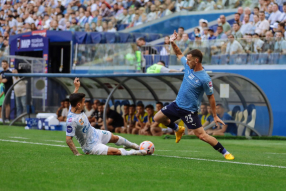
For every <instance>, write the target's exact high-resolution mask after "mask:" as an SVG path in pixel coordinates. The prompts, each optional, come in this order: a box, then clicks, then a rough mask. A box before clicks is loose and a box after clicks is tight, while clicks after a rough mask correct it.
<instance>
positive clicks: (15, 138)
mask: <svg viewBox="0 0 286 191" xmlns="http://www.w3.org/2000/svg"><path fill="white" fill-rule="evenodd" d="M9 138H12V139H29V138H26V137H9Z"/></svg>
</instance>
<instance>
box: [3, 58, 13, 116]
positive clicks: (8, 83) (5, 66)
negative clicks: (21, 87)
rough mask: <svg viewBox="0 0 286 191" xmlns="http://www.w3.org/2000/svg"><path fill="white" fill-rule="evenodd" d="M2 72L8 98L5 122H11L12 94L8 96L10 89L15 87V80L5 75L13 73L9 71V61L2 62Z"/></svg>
mask: <svg viewBox="0 0 286 191" xmlns="http://www.w3.org/2000/svg"><path fill="white" fill-rule="evenodd" d="M1 64H2V69H3V70H2V72H0V74H1V76H2V80H1V82H2V83H4V85H5V89H4V93H5V96H7V98H6V103H5V115H6V116H5V117H6V118H5V119H6V120H5V122H9V119H10V101H11V94H10V95H7V92H8V90H9V89H10V87H11V86H12V85H13V79H12V77H8V76H7V77H6V76H5V74H6V73H11V71H10V70H9V64H8V61H7V60H2V63H1Z"/></svg>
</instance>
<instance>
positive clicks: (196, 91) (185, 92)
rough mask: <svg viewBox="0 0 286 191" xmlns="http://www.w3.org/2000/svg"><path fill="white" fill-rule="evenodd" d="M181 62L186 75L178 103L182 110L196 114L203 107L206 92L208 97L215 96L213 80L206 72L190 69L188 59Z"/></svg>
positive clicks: (184, 58) (183, 58) (177, 99)
mask: <svg viewBox="0 0 286 191" xmlns="http://www.w3.org/2000/svg"><path fill="white" fill-rule="evenodd" d="M181 62H182V64H183V65H184V66H185V74H184V80H183V82H182V84H181V87H180V90H179V93H178V95H177V98H176V103H177V105H178V106H179V107H180V108H181V109H184V110H187V111H192V112H196V111H198V109H199V107H200V105H201V101H202V98H203V95H204V92H205V93H206V94H207V95H212V94H213V84H212V80H211V78H210V76H209V75H208V74H207V73H206V71H205V70H201V71H198V72H194V70H193V69H190V67H189V66H188V65H187V58H186V57H182V59H181Z"/></svg>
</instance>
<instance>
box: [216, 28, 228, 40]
mask: <svg viewBox="0 0 286 191" xmlns="http://www.w3.org/2000/svg"><path fill="white" fill-rule="evenodd" d="M216 39H218V40H224V39H227V36H226V34H224V33H223V27H222V26H218V27H217V36H216Z"/></svg>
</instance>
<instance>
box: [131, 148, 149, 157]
mask: <svg viewBox="0 0 286 191" xmlns="http://www.w3.org/2000/svg"><path fill="white" fill-rule="evenodd" d="M130 151H134V155H140V156H144V155H147V151H145V150H133V149H132V150H130Z"/></svg>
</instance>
